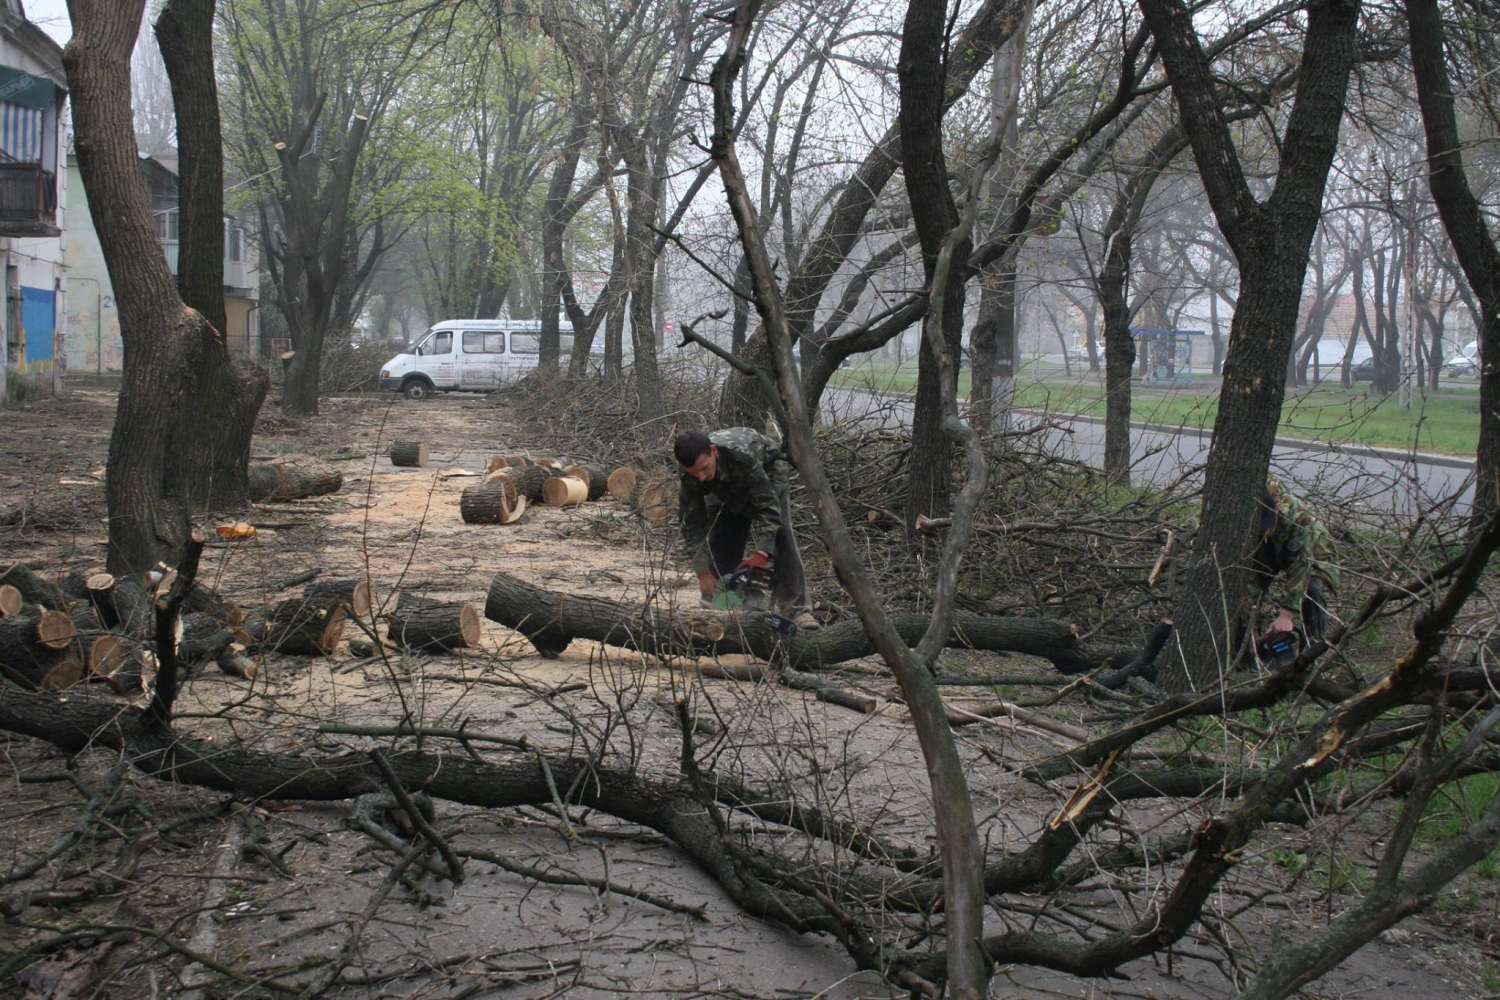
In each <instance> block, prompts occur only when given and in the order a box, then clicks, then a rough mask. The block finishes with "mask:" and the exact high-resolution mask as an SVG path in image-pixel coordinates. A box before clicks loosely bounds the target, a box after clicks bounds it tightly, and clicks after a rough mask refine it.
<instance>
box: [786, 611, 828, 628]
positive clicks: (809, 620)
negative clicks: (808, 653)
mask: <svg viewBox="0 0 1500 1000" xmlns="http://www.w3.org/2000/svg"><path fill="white" fill-rule="evenodd" d="M792 621H794V622H796V623H797V631H798V632H816V631H817V630H818V629H820V628H822V627H823V623H822V622H820V621H818V620H817V619H816V618H814V617H813V613H812V612H811V611H809V610H807V609H806V608H803V609H802V610H801V611H798V612H797V613H796V614H795V615H793V616H792Z"/></svg>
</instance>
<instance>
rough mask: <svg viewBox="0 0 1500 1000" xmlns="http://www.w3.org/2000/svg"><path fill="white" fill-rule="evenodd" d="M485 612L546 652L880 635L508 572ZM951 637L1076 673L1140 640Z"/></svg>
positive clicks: (907, 628)
mask: <svg viewBox="0 0 1500 1000" xmlns="http://www.w3.org/2000/svg"><path fill="white" fill-rule="evenodd" d="M484 615H485V617H486V618H488V619H490V620H491V621H495V622H499V623H500V624H501V625H504V626H506V627H507V628H512V629H515V630H516V631H518V632H520V633H521V634H522V635H524V636H526V638H528V639H530V640H531V643H532V645H534V646H535V647H536V648H537V652H539V653H541V654H542V655H543V656H547V657H553V656H557V655H559V654H560V653H561V652H562V651H563V650H565V649H566V648H567V647H568V643H570V642H571V641H573V640H574V639H584V640H591V641H594V642H602V643H605V644H607V645H611V646H622V647H624V648H626V649H637V650H641V651H643V652H647V653H657V654H662V655H679V654H686V655H696V654H724V653H749V654H751V655H753V656H757V657H760V658H761V659H763V660H770V659H772V658H773V657H774V658H776V659H777V660H778V662H782V663H784V664H785V665H787V666H790V667H793V668H796V669H800V670H809V669H816V668H818V667H821V666H830V665H832V664H835V663H843V662H845V661H847V660H853V659H858V658H859V657H862V656H870V655H872V654H873V653H874V652H875V644H874V643H873V642H872V641H871V640H870V637H869V636H868V635H866V634H865V630H864V626H863V625H862V624H861V623H860V622H859V621H858V620H855V619H851V620H849V621H844V622H839V623H837V624H835V625H825V626H823V627H822V628H821V629H819V630H817V631H815V632H807V631H804V632H800V633H798V634H797V635H795V636H792V637H787V636H784V635H781V634H780V633H778V632H776V631H774V630H773V629H772V628H771V626H770V625H769V624H768V623H767V621H766V615H765V614H764V613H757V612H747V613H742V614H720V613H715V612H710V611H686V610H682V609H678V610H676V611H675V612H674V611H673V610H672V609H670V608H665V607H659V606H656V605H650V604H641V603H623V602H620V601H611V600H607V599H605V598H602V597H591V596H588V595H584V594H562V593H556V592H553V591H548V590H543V589H542V588H541V587H538V586H535V585H534V584H530V583H527V582H526V581H524V580H520V579H518V578H516V577H514V576H511V575H510V574H508V573H496V574H495V576H494V579H493V580H491V582H490V590H489V595H488V599H487V600H486V601H485V605H484ZM890 618H891V624H892V625H893V626H894V627H895V629H896V631H897V632H898V633H899V634H900V636H901V639H902V641H904V642H906V643H907V644H908V645H911V646H915V645H916V644H917V642H919V641H920V640H921V638H922V636H923V635H924V634H925V633H926V631H927V627H928V625H930V624H931V619H930V618H929V617H928V616H927V615H925V614H919V613H915V612H909V613H900V614H893V615H891V616H890ZM695 620H696V621H712V622H719V623H723V624H725V625H727V626H728V627H727V628H726V630H725V633H724V636H723V638H722V640H720V641H718V642H710V641H707V640H706V639H703V638H700V637H699V636H698V635H696V634H695V633H694V630H693V629H692V627H691V625H692V623H693V622H694V621H695ZM947 645H949V646H953V647H957V648H963V649H978V650H993V651H1001V652H1011V653H1022V654H1025V655H1028V656H1038V657H1042V658H1043V659H1047V660H1050V661H1051V662H1052V664H1053V665H1054V666H1056V667H1057V668H1058V669H1059V670H1060V671H1062V672H1063V673H1078V672H1080V671H1083V670H1090V669H1093V668H1095V667H1099V666H1103V665H1105V664H1108V663H1115V664H1120V663H1125V662H1127V661H1128V660H1130V659H1131V658H1132V657H1133V656H1134V655H1135V650H1134V649H1133V648H1125V649H1121V648H1101V647H1093V646H1084V645H1083V644H1081V643H1080V642H1079V641H1078V636H1077V635H1075V634H1074V633H1073V629H1072V627H1071V626H1070V625H1069V624H1068V623H1067V622H1065V621H1059V620H1056V619H1052V618H998V617H996V618H990V617H981V616H979V615H971V614H964V613H960V614H958V615H956V616H955V617H954V622H953V627H952V629H951V630H950V631H949V633H948V638H947Z"/></svg>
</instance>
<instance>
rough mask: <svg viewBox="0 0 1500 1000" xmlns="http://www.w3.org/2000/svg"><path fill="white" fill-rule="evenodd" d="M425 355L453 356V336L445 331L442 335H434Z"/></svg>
mask: <svg viewBox="0 0 1500 1000" xmlns="http://www.w3.org/2000/svg"><path fill="white" fill-rule="evenodd" d="M422 353H423V354H452V353H453V334H451V333H449V332H448V331H446V330H444V331H443V332H442V333H437V334H433V337H432V342H431V343H430V344H428V345H427V349H426V350H424V351H423V352H422Z"/></svg>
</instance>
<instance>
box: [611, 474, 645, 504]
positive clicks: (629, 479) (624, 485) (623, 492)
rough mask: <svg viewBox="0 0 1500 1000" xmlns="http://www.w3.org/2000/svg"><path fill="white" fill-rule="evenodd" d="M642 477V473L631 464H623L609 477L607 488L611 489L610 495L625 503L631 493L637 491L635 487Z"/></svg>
mask: <svg viewBox="0 0 1500 1000" xmlns="http://www.w3.org/2000/svg"><path fill="white" fill-rule="evenodd" d="M640 478H641V477H640V473H638V472H636V471H635V470H634V469H632V468H630V467H629V466H625V465H622V466H620V467H619V468H618V469H616V470H615V471H613V472H611V473H610V474H609V478H608V479H607V480H606V482H605V489H606V490H608V491H609V495H610V496H612V497H614V498H615V499H616V500H619V501H620V502H622V503H623V502H625V501H627V500H629V499H630V497H631V495H632V494H633V493H635V488H636V485H637V484H638V483H639V482H640Z"/></svg>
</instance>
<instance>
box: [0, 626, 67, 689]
mask: <svg viewBox="0 0 1500 1000" xmlns="http://www.w3.org/2000/svg"><path fill="white" fill-rule="evenodd" d="M77 635H78V629H77V627H76V626H74V624H73V619H72V618H70V617H69V616H68V614H67V612H65V611H51V610H48V609H46V608H42V607H33V608H29V609H24V608H23V609H22V610H21V611H20V612H18V613H16V614H13V615H6V616H5V617H4V618H0V673H3V674H4V675H5V676H6V677H8V678H10V679H11V680H12V681H13V682H15V683H17V684H20V685H21V686H22V687H25V688H31V689H34V688H37V687H39V686H40V685H41V683H42V679H43V678H44V677H45V676H46V675H47V672H48V671H49V670H51V669H52V668H53V667H55V666H57V665H58V664H59V663H61V662H62V661H63V660H65V659H68V656H69V650H68V647H69V646H71V645H72V644H73V642H74V639H75V638H76V637H77Z"/></svg>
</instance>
